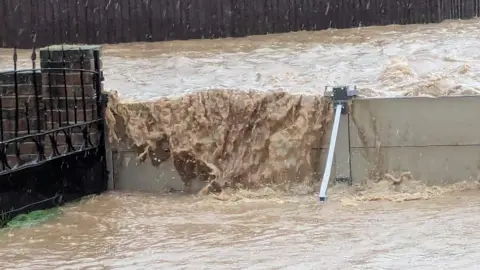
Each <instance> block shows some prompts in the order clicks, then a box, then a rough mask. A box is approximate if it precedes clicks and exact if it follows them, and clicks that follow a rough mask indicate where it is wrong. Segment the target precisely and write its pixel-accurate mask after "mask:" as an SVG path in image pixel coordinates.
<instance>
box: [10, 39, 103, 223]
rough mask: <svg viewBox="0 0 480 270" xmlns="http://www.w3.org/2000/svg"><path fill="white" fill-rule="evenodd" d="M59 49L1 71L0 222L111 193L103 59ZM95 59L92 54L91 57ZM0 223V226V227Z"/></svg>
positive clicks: (48, 49) (35, 55) (34, 54)
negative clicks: (28, 65) (27, 64)
mask: <svg viewBox="0 0 480 270" xmlns="http://www.w3.org/2000/svg"><path fill="white" fill-rule="evenodd" d="M68 53H69V52H68V51H66V50H64V48H63V47H61V48H60V49H58V48H56V49H55V51H51V49H50V48H47V49H43V51H41V53H40V54H41V55H42V54H43V57H41V58H42V59H41V62H42V63H41V68H37V49H36V48H35V47H34V48H33V51H32V54H31V66H32V67H31V69H19V68H18V54H17V50H16V49H14V52H13V70H11V71H6V72H0V90H1V92H0V119H1V120H2V121H1V122H0V139H1V142H0V223H2V220H3V221H6V220H9V219H10V218H12V217H13V216H15V215H17V214H20V213H25V212H29V211H32V210H37V209H45V208H49V207H52V206H57V205H61V204H63V203H65V202H68V201H71V200H74V199H78V198H80V197H82V196H85V195H88V194H93V193H99V192H102V191H104V190H105V189H106V186H107V184H106V181H107V180H106V179H107V171H106V167H105V144H104V140H105V138H104V132H103V129H104V117H103V112H104V107H105V100H104V96H103V95H102V82H101V81H102V78H101V71H100V60H99V58H98V54H96V55H92V54H89V55H88V57H90V59H88V60H86V57H87V56H86V55H85V54H84V53H83V54H81V52H80V51H77V52H76V55H77V56H78V55H79V54H80V55H79V57H77V58H75V57H72V56H71V55H70V57H69V56H67V54H68ZM92 56H94V57H92ZM0 225H2V224H0Z"/></svg>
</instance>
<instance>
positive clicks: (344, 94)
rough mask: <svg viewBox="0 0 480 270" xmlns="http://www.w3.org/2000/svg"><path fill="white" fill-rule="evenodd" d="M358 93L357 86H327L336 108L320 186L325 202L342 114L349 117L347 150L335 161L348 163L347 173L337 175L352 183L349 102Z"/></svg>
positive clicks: (327, 91) (326, 93)
mask: <svg viewBox="0 0 480 270" xmlns="http://www.w3.org/2000/svg"><path fill="white" fill-rule="evenodd" d="M356 95H357V89H356V88H355V87H353V88H350V87H346V86H341V87H333V88H331V90H330V89H329V88H328V87H327V88H326V90H325V96H331V97H332V99H333V105H334V110H335V118H334V121H333V127H332V135H331V137H330V145H329V147H328V156H327V162H326V164H325V170H324V172H323V178H322V184H321V186H320V193H319V199H320V201H321V202H325V201H326V200H327V189H328V185H329V181H330V178H331V172H332V167H333V159H334V157H335V150H336V146H337V145H336V144H337V138H338V137H339V130H340V127H341V125H340V123H341V119H342V115H343V116H344V118H345V117H346V118H347V122H346V123H345V124H346V125H342V127H345V128H346V129H347V130H346V131H347V134H343V135H344V136H342V138H343V139H344V140H346V141H343V142H342V144H343V145H342V146H343V149H345V150H346V153H340V157H341V158H342V159H346V162H345V160H337V161H336V162H335V163H336V164H337V167H339V165H343V164H346V170H345V171H347V173H346V175H342V176H341V177H336V180H337V181H342V182H348V183H349V184H351V183H352V180H351V163H350V138H349V135H350V134H349V133H350V132H349V115H348V113H349V112H348V102H349V100H351V98H352V97H354V96H356Z"/></svg>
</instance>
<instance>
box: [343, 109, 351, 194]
mask: <svg viewBox="0 0 480 270" xmlns="http://www.w3.org/2000/svg"><path fill="white" fill-rule="evenodd" d="M345 106H348V105H345ZM347 130H348V135H347V136H348V171H349V172H350V175H349V177H350V181H349V183H348V184H349V185H352V182H353V181H352V153H351V149H352V148H351V144H352V142H351V138H352V137H351V136H350V114H348V115H347Z"/></svg>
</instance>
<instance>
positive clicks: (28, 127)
mask: <svg viewBox="0 0 480 270" xmlns="http://www.w3.org/2000/svg"><path fill="white" fill-rule="evenodd" d="M25 120H26V121H27V123H26V124H27V134H30V111H29V109H28V102H25Z"/></svg>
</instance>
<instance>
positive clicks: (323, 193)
mask: <svg viewBox="0 0 480 270" xmlns="http://www.w3.org/2000/svg"><path fill="white" fill-rule="evenodd" d="M342 107H343V105H342V104H338V105H337V106H335V120H334V121H333V129H332V136H331V139H330V146H329V147H328V156H327V165H325V171H324V172H323V178H322V186H321V187H320V201H321V202H324V201H325V200H326V199H327V188H328V182H329V181H330V173H331V171H332V165H333V154H334V152H335V144H336V143H337V135H338V127H339V126H340V114H341V113H342Z"/></svg>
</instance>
